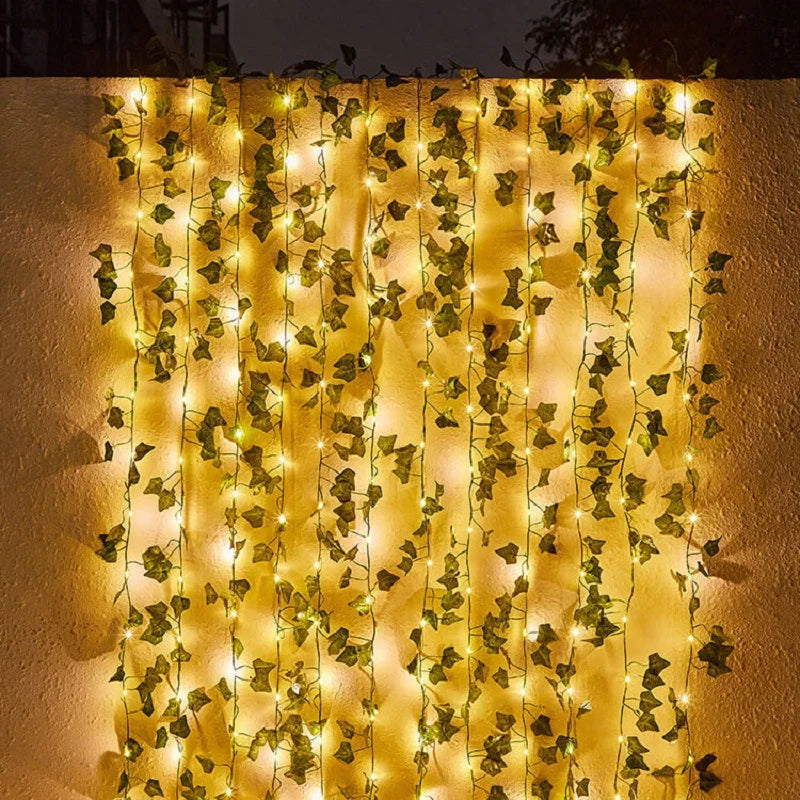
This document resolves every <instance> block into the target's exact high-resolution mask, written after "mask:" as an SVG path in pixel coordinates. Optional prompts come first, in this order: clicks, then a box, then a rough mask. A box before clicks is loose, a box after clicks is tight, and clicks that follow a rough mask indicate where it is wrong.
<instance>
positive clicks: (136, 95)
mask: <svg viewBox="0 0 800 800" xmlns="http://www.w3.org/2000/svg"><path fill="white" fill-rule="evenodd" d="M131 100H133V102H134V103H141V102H142V100H144V95H143V94H142V93H141V92H140V91H138V90H137V91H135V92H131Z"/></svg>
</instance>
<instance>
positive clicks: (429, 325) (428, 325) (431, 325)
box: [425, 319, 433, 328]
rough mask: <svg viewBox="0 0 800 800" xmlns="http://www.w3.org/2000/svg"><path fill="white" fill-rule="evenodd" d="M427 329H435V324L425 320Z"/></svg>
mask: <svg viewBox="0 0 800 800" xmlns="http://www.w3.org/2000/svg"><path fill="white" fill-rule="evenodd" d="M425 327H426V328H432V327H433V322H432V321H431V320H429V319H426V320H425Z"/></svg>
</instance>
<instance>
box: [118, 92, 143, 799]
mask: <svg viewBox="0 0 800 800" xmlns="http://www.w3.org/2000/svg"><path fill="white" fill-rule="evenodd" d="M138 87H139V88H138V92H139V96H140V97H143V96H144V91H145V87H144V83H143V82H142V79H141V78H139V80H138ZM136 106H137V112H138V134H137V146H138V152H139V153H141V152H142V150H143V148H144V140H145V133H144V117H145V111H144V107H143V106H142V104H141V103H137V104H136ZM136 194H137V201H136V208H137V213H136V223H135V229H134V234H133V244H132V245H131V251H130V258H129V260H128V264H127V267H128V269H129V271H130V302H131V313H132V316H133V326H134V335H133V343H134V351H135V352H134V357H133V366H132V370H131V391H130V395H129V400H130V408H129V417H128V425H127V428H128V434H129V439H128V444H129V455H128V471H127V473H126V478H125V492H124V495H123V502H124V506H125V512H126V513H125V515H124V516H125V519H124V521H123V523H122V524H123V525H124V526H125V539H124V547H123V563H124V572H123V579H124V582H123V585H122V589H121V590H120V592H124V594H125V601H126V604H127V609H128V618H127V621H126V627H125V631H124V634H123V637H122V639H121V640H120V645H119V669H118V674H120V676H121V682H122V706H123V708H124V710H125V743H124V744H123V747H122V757H123V772H122V776H121V777H120V781H119V787H121V789H122V791H123V792H124V797H125V798H126V800H127V798H128V797H129V796H130V788H131V775H130V766H131V764H132V763H133V760H135V759H132V758H131V756H132V746H133V743H134V741H135V740H134V739H133V734H132V730H131V714H132V713H133V712H132V711H131V709H130V706H129V704H128V691H127V680H128V676H127V672H126V669H127V666H126V663H127V662H126V656H127V654H128V642H129V640H130V639H131V638H132V635H133V630H132V629H133V627H134V624H133V623H134V620H133V616H134V607H133V600H132V597H131V587H130V574H131V573H130V570H131V563H132V561H131V559H130V546H131V540H132V539H133V534H134V529H133V497H132V494H131V471H132V470H133V469H135V462H136V452H135V445H134V441H135V440H134V430H135V424H134V418H135V407H136V393H137V391H138V389H139V360H140V358H141V348H142V345H141V335H140V327H139V309H138V306H137V302H136V286H135V269H134V260H135V258H136V251H137V248H138V245H139V238H140V233H141V219H142V205H143V194H142V159H141V156H139V158H137V159H136ZM137 744H138V743H137Z"/></svg>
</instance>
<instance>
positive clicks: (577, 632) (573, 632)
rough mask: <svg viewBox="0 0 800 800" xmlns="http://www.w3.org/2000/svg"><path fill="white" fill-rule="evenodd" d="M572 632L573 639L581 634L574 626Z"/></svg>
mask: <svg viewBox="0 0 800 800" xmlns="http://www.w3.org/2000/svg"><path fill="white" fill-rule="evenodd" d="M570 633H571V634H572V638H573V639H577V638H578V637H579V636H580V635H581V632H580V630H579V629H578V628H573V629H572V630H571V631H570Z"/></svg>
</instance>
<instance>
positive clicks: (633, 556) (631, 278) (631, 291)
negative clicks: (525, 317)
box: [614, 81, 646, 794]
mask: <svg viewBox="0 0 800 800" xmlns="http://www.w3.org/2000/svg"><path fill="white" fill-rule="evenodd" d="M630 83H632V85H633V92H632V98H631V100H630V105H631V109H630V113H631V114H632V134H631V136H632V139H631V146H632V150H633V178H634V186H633V203H634V209H635V222H634V227H633V234H632V236H631V243H630V249H629V251H628V287H627V292H626V294H627V307H626V311H625V329H626V332H625V349H624V357H625V369H626V372H627V378H628V384H629V386H630V387H631V397H632V401H633V411H632V414H631V421H630V425H629V427H628V433H627V437H626V439H625V444H624V446H623V450H622V457H621V459H620V466H619V476H618V486H619V493H620V502H621V504H622V509H623V515H624V521H625V529H626V531H627V534H628V555H629V558H630V564H629V566H628V569H629V576H630V577H629V583H628V593H627V595H626V597H625V600H624V605H623V612H622V619H621V620H620V622H621V628H622V660H623V667H624V671H623V675H624V676H628V675H630V672H631V664H632V662H631V660H630V658H629V647H630V642H629V633H628V624H629V618H630V611H631V604H632V602H633V597H634V594H635V591H636V569H637V565H638V561H639V559H638V555H637V548H636V545H635V544H634V536H633V534H634V531H635V528H634V517H633V508H634V506H633V505H632V504H630V503H629V499H628V498H627V497H626V489H625V486H626V483H625V475H626V473H625V469H626V466H628V465H629V464H630V460H631V456H632V451H631V444H632V439H633V433H634V430H635V429H636V425H637V424H638V422H639V420H640V418H641V416H642V414H644V412H645V410H646V409H645V406H644V404H643V403H642V402H641V400H640V398H639V393H638V392H637V391H636V385H635V382H634V378H633V356H634V353H635V351H634V344H633V339H632V328H633V318H634V315H633V308H634V297H635V287H636V239H637V236H638V233H639V223H640V221H641V212H640V211H639V192H640V186H641V182H640V178H639V139H638V130H639V129H638V125H639V108H638V100H639V84H638V82H636V81H631V82H630ZM629 692H630V681H629V680H623V681H622V698H621V700H620V708H619V729H618V730H619V733H618V736H617V742H618V746H617V760H616V767H615V770H614V793H615V794H619V788H620V786H619V784H620V782H621V781H624V778H623V777H622V776H621V774H620V772H621V769H622V764H623V754H624V742H625V730H626V725H625V711H626V709H627V703H628V695H629Z"/></svg>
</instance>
